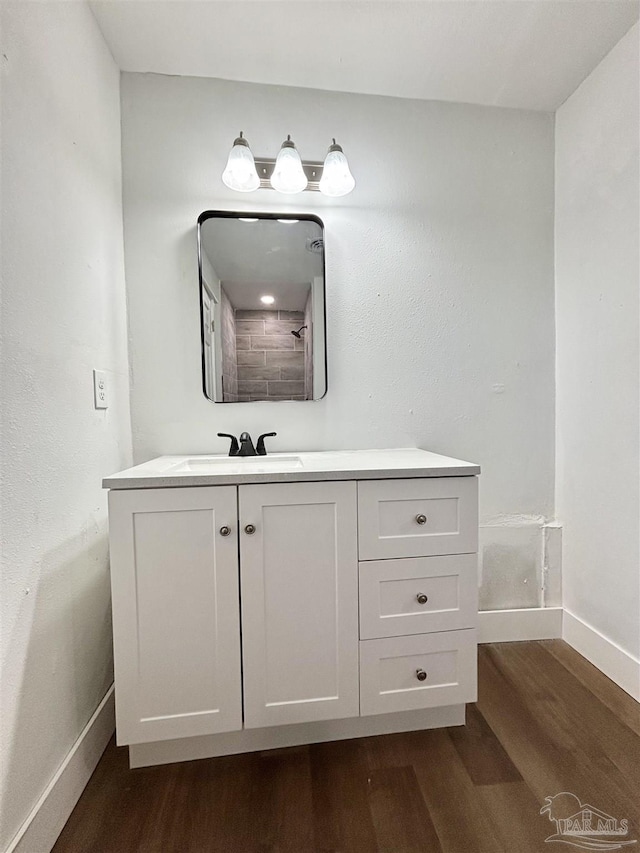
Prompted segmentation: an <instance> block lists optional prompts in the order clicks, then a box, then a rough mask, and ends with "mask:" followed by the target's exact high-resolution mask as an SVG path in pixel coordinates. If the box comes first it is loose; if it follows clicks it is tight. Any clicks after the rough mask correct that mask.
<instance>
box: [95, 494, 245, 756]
mask: <svg viewBox="0 0 640 853" xmlns="http://www.w3.org/2000/svg"><path fill="white" fill-rule="evenodd" d="M109 519H110V542H111V584H112V591H113V633H114V649H115V676H116V719H117V732H118V743H120V744H125V743H144V742H147V741H154V740H165V739H169V738H181V737H190V736H193V735H206V734H215V733H217V732H227V731H234V730H237V729H241V728H242V698H241V697H242V689H241V679H240V616H239V600H238V538H237V493H236V488H235V486H217V487H215V488H210V487H206V488H205V487H202V488H193V489H188V488H187V489H137V490H132V491H129V490H127V491H124V490H123V491H117V490H116V491H111V492H110V493H109ZM223 527H229V528H230V532H229V534H228V535H226V536H225V535H222V533H221V532H220V529H221V528H223ZM223 532H226V531H223Z"/></svg>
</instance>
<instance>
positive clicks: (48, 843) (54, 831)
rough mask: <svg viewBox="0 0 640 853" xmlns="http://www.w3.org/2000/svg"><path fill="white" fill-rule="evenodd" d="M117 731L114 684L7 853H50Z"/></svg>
mask: <svg viewBox="0 0 640 853" xmlns="http://www.w3.org/2000/svg"><path fill="white" fill-rule="evenodd" d="M114 730H115V709H114V701H113V685H111V687H110V688H109V690H108V691H107V693H106V695H105V697H104V699H103V700H102V702H100V704H99V705H98V707H97V708H96V710H95V713H94V714H93V716H92V717H91V719H90V720H89V722H88V723H87V725H86V726H85V727H84V729H83V730H82V733H81V734H80V737H79V738H78V740H77V741H76V742H75V743H74V745H73V747H72V749H71V751H70V752H69V754H68V755H67V757H66V758H65V760H64V761H63V762H62V764H61V766H60V767H59V769H58V771H57V773H56V774H55V776H54V777H53V779H52V780H51V782H49V784H48V785H47V787H46V789H45V791H44V793H43V794H42V796H41V797H40V799H39V800H38V802H37V803H36V804H35V806H34V807H33V809H32V810H31V813H30V814H29V816H28V817H27V819H26V820H25V822H24V823H23V824H22V826H21V827H20V829H19V830H18V833H17V835H16V836H15V838H14V839H13V841H12V842H11V844H10V845H9V847H8V848H7V851H6V853H36V851H37V853H49V851H50V850H51V849H52V847H53V845H54V844H55V843H56V840H57V838H58V836H59V835H60V833H61V832H62V828H63V827H64V825H65V823H66V822H67V820H68V818H69V815H70V814H71V812H72V811H73V809H74V807H75V804H76V803H77V802H78V800H79V799H80V795H81V794H82V792H83V791H84V788H85V786H86V784H87V782H88V781H89V779H90V778H91V774H92V773H93V771H94V770H95V768H96V765H97V764H98V761H99V760H100V756H101V755H102V753H103V752H104V750H105V747H106V745H107V744H108V743H109V738H110V737H111V735H112V734H113V732H114Z"/></svg>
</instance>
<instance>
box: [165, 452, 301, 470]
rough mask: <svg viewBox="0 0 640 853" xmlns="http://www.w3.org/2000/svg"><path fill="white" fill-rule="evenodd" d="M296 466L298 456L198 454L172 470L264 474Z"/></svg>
mask: <svg viewBox="0 0 640 853" xmlns="http://www.w3.org/2000/svg"><path fill="white" fill-rule="evenodd" d="M298 468H302V459H300V457H299V456H199V457H197V458H195V459H185V460H184V461H182V462H179V463H178V465H176V466H175V468H173V469H172V471H173V473H174V474H206V473H208V472H210V473H212V474H215V473H218V474H242V473H249V472H253V473H256V474H264V473H266V472H268V471H295V470H296V469H298Z"/></svg>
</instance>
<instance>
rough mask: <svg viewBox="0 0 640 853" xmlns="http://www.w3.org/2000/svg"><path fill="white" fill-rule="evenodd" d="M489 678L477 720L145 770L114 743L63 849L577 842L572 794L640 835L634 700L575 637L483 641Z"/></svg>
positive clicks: (388, 848)
mask: <svg viewBox="0 0 640 853" xmlns="http://www.w3.org/2000/svg"><path fill="white" fill-rule="evenodd" d="M479 682H480V693H479V701H478V703H477V704H476V705H472V706H470V707H469V708H468V712H467V726H466V727H464V728H451V729H440V730H435V731H425V732H414V733H409V734H399V735H385V736H382V737H377V738H366V739H362V740H352V741H339V742H335V743H325V744H314V745H312V746H304V747H296V748H292V749H283V750H277V751H273V752H263V753H253V754H250V755H237V756H231V757H226V758H213V759H208V760H205V761H193V762H188V763H183V764H173V765H167V766H164V767H153V768H143V769H139V770H129V769H128V767H127V751H126V749H117V748H116V747H115V746H114V744H113V743H111V744H110V745H109V747H108V748H107V750H106V752H105V754H104V756H103V757H102V759H101V761H100V764H99V765H98V767H97V769H96V772H95V773H94V775H93V777H92V779H91V781H90V782H89V785H88V786H87V788H86V790H85V792H84V794H83V796H82V798H81V799H80V801H79V803H78V805H77V807H76V809H75V811H74V812H73V814H72V815H71V817H70V818H69V821H68V822H67V825H66V826H65V828H64V830H63V832H62V835H61V836H60V838H59V840H58V843H57V844H56V846H55V848H54V853H213V851H215V853H222V851H224V853H254V851H255V853H258V851H260V853H267V851H274V853H275V851H278V853H284V851H287V853H307V851H308V853H316V851H317V853H320V851H322V853H329V851H345V853H346V851H354V853H369V851H371V853H374V851H380V852H382V851H384V853H418V851H420V853H424V851H434V853H439V851H442V853H476V851H477V853H485V852H486V853H503V851H504V853H528V852H529V851H537V853H549V851H551V850H553V849H558V848H560V849H566V850H567V851H569V850H575V849H576V848H574V847H569V846H568V845H566V844H564V843H561V844H559V845H558V844H551V845H548V844H545V839H546V838H547V837H548V836H550V835H552V834H553V832H554V831H555V824H552V823H551V822H550V821H549V819H548V817H547V816H546V815H541V814H540V808H541V806H542V805H543V804H544V801H545V798H546V797H548V796H554V795H555V794H558V793H560V792H562V791H570V792H572V793H574V794H575V795H576V796H577V797H578V798H579V799H580V800H581V801H582V802H583V803H589V804H590V805H592V806H595V807H596V808H599V809H602V810H604V811H605V812H607V813H609V814H611V815H613V816H615V817H617V818H619V819H622V818H627V819H628V820H629V826H630V829H629V834H628V836H627V839H633V838H638V839H640V713H639V706H638V705H637V703H636V702H634V701H633V699H631V698H630V697H629V696H627V695H626V694H625V693H624V692H623V691H622V690H620V689H619V688H618V687H616V686H615V685H614V684H613V683H612V682H611V681H609V680H608V679H607V678H606V677H605V676H604V675H602V674H601V673H600V672H599V671H598V670H597V669H595V668H594V667H593V666H591V664H589V663H588V662H587V661H585V660H584V659H583V658H582V657H580V655H578V654H577V653H576V652H574V651H573V650H572V649H571V648H570V647H569V646H567V645H566V644H565V643H563V642H562V641H560V640H550V641H544V642H527V643H503V644H499V645H487V646H481V647H480V654H479ZM638 848H640V841H639V843H638V845H637V846H634V847H632V848H630V849H638Z"/></svg>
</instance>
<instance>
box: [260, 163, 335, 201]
mask: <svg viewBox="0 0 640 853" xmlns="http://www.w3.org/2000/svg"><path fill="white" fill-rule="evenodd" d="M255 161H256V171H257V172H258V177H259V178H260V187H259V189H261V190H272V189H273V187H272V186H271V184H270V183H269V179H270V178H271V175H272V174H273V169H274V166H275V165H276V161H275V159H274V158H272V157H256V158H255ZM323 167H324V163H322V162H318V161H316V160H303V161H302V169H303V171H304V173H305V175H306V176H307V181H308V183H307V186H306V189H304V190H303V192H312V193H318V192H320V178H321V177H322V169H323Z"/></svg>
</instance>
